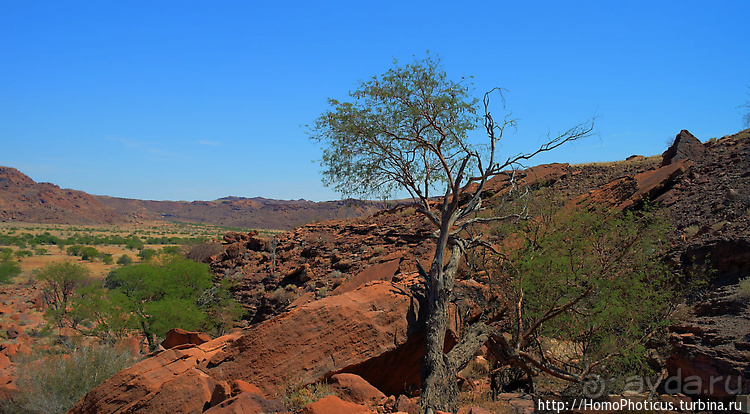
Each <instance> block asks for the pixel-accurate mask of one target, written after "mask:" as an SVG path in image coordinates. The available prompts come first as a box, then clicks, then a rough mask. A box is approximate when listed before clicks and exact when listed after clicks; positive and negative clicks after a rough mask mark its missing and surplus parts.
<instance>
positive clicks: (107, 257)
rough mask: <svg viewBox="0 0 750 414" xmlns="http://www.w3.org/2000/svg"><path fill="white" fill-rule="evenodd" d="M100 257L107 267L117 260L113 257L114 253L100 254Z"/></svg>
mask: <svg viewBox="0 0 750 414" xmlns="http://www.w3.org/2000/svg"><path fill="white" fill-rule="evenodd" d="M98 257H99V258H100V259H101V260H102V263H104V264H106V265H111V264H112V263H114V262H115V259H114V258H113V257H112V253H104V252H99V255H98Z"/></svg>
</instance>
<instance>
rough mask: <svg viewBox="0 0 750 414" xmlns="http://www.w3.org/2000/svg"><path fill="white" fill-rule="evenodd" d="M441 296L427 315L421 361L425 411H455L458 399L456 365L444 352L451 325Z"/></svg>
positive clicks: (432, 303) (422, 401)
mask: <svg viewBox="0 0 750 414" xmlns="http://www.w3.org/2000/svg"><path fill="white" fill-rule="evenodd" d="M448 302H449V301H448V300H446V298H442V299H441V298H440V297H438V300H437V301H435V302H431V309H430V315H429V318H428V319H427V336H426V338H425V356H424V361H423V362H422V397H421V399H420V402H421V405H422V412H423V413H426V414H429V413H430V410H433V412H434V411H437V410H441V411H448V412H455V410H456V401H457V399H458V385H457V382H456V374H457V372H455V369H454V367H452V366H451V364H450V362H449V359H448V356H447V355H446V353H445V333H446V330H447V328H448V304H449V303H448Z"/></svg>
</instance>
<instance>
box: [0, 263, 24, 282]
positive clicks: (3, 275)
mask: <svg viewBox="0 0 750 414" xmlns="http://www.w3.org/2000/svg"><path fill="white" fill-rule="evenodd" d="M20 274H21V268H20V267H19V266H18V263H13V262H11V261H3V262H0V284H8V283H11V282H12V279H13V278H14V277H16V276H18V275H20Z"/></svg>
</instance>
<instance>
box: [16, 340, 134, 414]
mask: <svg viewBox="0 0 750 414" xmlns="http://www.w3.org/2000/svg"><path fill="white" fill-rule="evenodd" d="M133 362H134V359H133V355H132V354H131V353H130V352H128V351H125V350H118V349H115V348H113V347H109V346H86V347H80V348H76V349H73V350H72V351H71V352H70V353H69V354H57V355H46V356H42V357H37V358H36V359H29V360H27V361H22V362H20V363H19V364H18V366H17V369H16V384H17V385H18V388H19V390H20V392H19V393H18V394H17V395H16V396H15V397H14V399H13V401H12V402H10V403H8V404H6V405H5V406H4V407H2V411H3V412H9V413H49V414H54V413H64V412H66V411H68V410H69V409H70V408H71V407H72V406H73V404H75V403H76V402H77V401H78V400H79V399H81V398H82V397H83V396H84V395H86V393H87V392H89V391H90V390H91V389H93V388H94V387H96V386H97V385H99V384H101V383H102V382H104V381H105V380H106V379H108V378H109V377H111V376H112V375H114V374H115V373H117V372H118V371H120V370H122V369H124V368H126V367H128V366H129V365H131V364H132V363H133Z"/></svg>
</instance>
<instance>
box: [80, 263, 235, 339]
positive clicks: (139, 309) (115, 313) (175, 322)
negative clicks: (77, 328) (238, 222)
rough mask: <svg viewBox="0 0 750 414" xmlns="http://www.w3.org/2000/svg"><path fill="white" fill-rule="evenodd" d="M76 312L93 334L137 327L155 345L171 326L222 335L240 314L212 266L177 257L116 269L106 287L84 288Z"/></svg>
mask: <svg viewBox="0 0 750 414" xmlns="http://www.w3.org/2000/svg"><path fill="white" fill-rule="evenodd" d="M72 308H73V309H72V311H71V315H72V316H73V317H74V318H75V320H76V322H77V323H81V324H84V325H86V324H87V325H90V326H92V328H90V330H88V331H87V333H89V334H91V335H96V336H98V337H100V338H116V337H119V336H122V334H123V333H124V332H125V331H127V330H130V329H138V330H140V331H141V333H142V334H143V335H144V337H145V338H146V339H147V340H148V341H149V344H150V345H151V346H152V347H153V346H155V338H156V337H164V335H165V334H166V332H167V331H168V330H169V329H171V328H175V327H179V328H182V329H187V330H200V331H204V332H212V333H222V332H224V330H225V329H226V327H228V326H231V322H232V321H234V320H236V319H237V318H238V317H240V316H241V314H242V308H241V307H240V306H239V304H237V303H236V301H234V299H233V298H232V296H231V293H230V292H229V289H228V286H227V285H226V284H218V285H215V284H214V283H213V282H212V276H211V273H210V272H209V268H208V265H206V264H203V263H197V262H194V261H192V260H188V259H184V258H182V257H180V256H174V255H171V256H161V257H160V260H153V261H150V262H148V263H141V264H136V265H132V266H125V267H121V268H118V269H115V270H113V271H112V272H110V273H109V275H107V278H106V281H105V284H104V287H102V286H91V287H87V288H86V289H82V290H81V291H80V292H79V295H77V297H76V300H75V303H74V305H73V307H72Z"/></svg>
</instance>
